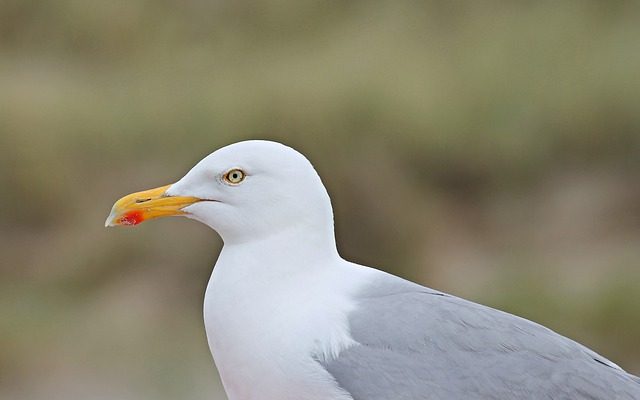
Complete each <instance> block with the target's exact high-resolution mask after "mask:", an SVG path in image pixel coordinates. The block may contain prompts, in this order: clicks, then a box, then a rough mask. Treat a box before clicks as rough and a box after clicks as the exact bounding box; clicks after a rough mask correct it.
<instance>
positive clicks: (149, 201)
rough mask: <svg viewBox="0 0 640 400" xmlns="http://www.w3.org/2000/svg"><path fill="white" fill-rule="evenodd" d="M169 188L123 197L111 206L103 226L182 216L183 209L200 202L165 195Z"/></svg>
mask: <svg viewBox="0 0 640 400" xmlns="http://www.w3.org/2000/svg"><path fill="white" fill-rule="evenodd" d="M170 186H171V185H167V186H162V187H159V188H155V189H150V190H145V191H142V192H136V193H132V194H129V195H127V196H124V197H123V198H121V199H120V200H118V201H116V203H115V204H114V205H113V208H112V209H111V214H109V217H107V221H106V222H105V224H104V226H119V225H138V224H139V223H141V222H144V221H147V220H150V219H154V218H160V217H171V216H175V215H184V214H186V213H185V212H184V211H182V209H183V208H185V207H186V206H189V205H191V204H193V203H197V202H198V201H200V199H199V198H197V197H183V196H167V195H165V192H166V191H167V189H169V187H170Z"/></svg>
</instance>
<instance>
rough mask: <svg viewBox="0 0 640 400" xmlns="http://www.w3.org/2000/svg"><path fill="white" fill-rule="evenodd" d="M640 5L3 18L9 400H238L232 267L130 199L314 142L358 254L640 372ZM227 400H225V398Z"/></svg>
mask: <svg viewBox="0 0 640 400" xmlns="http://www.w3.org/2000/svg"><path fill="white" fill-rule="evenodd" d="M638 71H640V3H638V2H634V1H609V2H600V1H563V2H512V3H505V2H482V3H480V2H458V1H435V2H415V1H388V2H385V1H373V2H367V1H351V2H342V1H293V0H271V1H259V2H248V1H205V0H188V1H175V0H164V1H142V0H132V1H111V2H107V1H96V0H86V1H83V0H60V1H56V2H51V1H21V0H8V1H3V2H1V3H0V148H1V149H2V157H1V158H0V194H1V196H0V198H1V201H2V203H1V207H0V223H1V225H0V246H1V247H0V257H1V264H0V311H1V317H0V398H2V399H13V400H26V399H48V400H57V399H70V398H82V399H115V398H117V399H176V398H179V399H211V398H221V399H222V398H224V396H223V394H222V392H221V388H220V385H219V382H218V378H217V375H216V372H215V369H214V366H213V365H212V363H211V359H210V355H209V352H208V349H207V346H206V340H205V336H204V328H203V324H202V321H201V303H202V297H203V291H204V288H205V284H206V281H207V279H208V276H209V274H210V271H211V266H212V265H213V264H214V262H215V258H216V254H217V251H218V249H219V247H220V246H221V242H220V240H219V239H218V237H217V236H216V235H215V234H214V233H213V232H211V231H209V230H208V229H206V228H205V227H204V226H200V225H198V224H197V223H195V222H190V221H186V220H180V219H173V220H164V221H157V222H154V223H151V224H144V225H142V226H141V227H139V228H138V229H135V230H126V229H119V230H107V229H104V228H103V221H104V219H105V218H106V215H107V214H108V211H109V209H110V207H111V205H112V203H113V201H114V200H116V199H117V198H118V197H119V196H121V195H123V194H126V193H129V192H131V191H134V190H138V189H143V188H148V187H153V186H157V185H160V184H165V183H170V182H172V181H175V180H177V179H178V178H179V177H180V176H181V175H182V174H183V173H184V172H186V171H187V170H188V169H189V168H190V167H191V166H192V165H193V164H194V163H195V162H196V161H198V160H199V159H200V158H201V157H203V156H204V155H206V154H208V153H209V152H211V151H212V150H214V149H216V148H218V147H220V146H222V145H225V144H228V143H231V142H235V141H239V140H242V139H247V138H268V139H274V140H279V141H282V142H284V143H287V144H289V145H292V146H294V147H296V148H298V149H299V150H301V151H302V152H304V153H305V154H307V155H308V157H309V158H310V159H311V160H312V162H313V163H314V164H315V165H316V167H317V169H318V171H319V172H320V174H321V175H322V177H323V179H324V181H325V183H326V185H327V186H328V188H329V191H330V193H331V195H332V197H333V201H334V207H335V211H336V220H337V234H338V240H339V243H340V249H341V252H342V254H343V255H344V256H345V257H347V258H349V259H351V260H354V261H358V262H361V263H365V264H369V265H374V266H378V267H380V268H382V269H385V270H388V271H391V272H394V273H397V274H400V275H402V276H405V277H408V278H410V279H414V280H416V281H419V282H421V283H424V284H427V285H429V286H433V287H436V288H438V289H441V290H444V291H449V292H452V293H455V294H457V295H460V296H463V297H467V298H470V299H472V300H475V301H479V302H483V303H485V304H490V305H492V306H495V307H498V308H501V309H505V310H508V311H511V312H514V313H517V314H519V315H521V316H524V317H526V318H530V319H533V320H536V321H538V322H540V323H543V324H545V325H547V326H549V327H551V328H553V329H555V330H557V331H559V332H560V333H562V334H564V335H567V336H569V337H571V338H574V339H576V340H578V341H581V342H583V343H584V344H586V345H588V346H589V347H592V348H594V349H595V350H597V351H598V352H600V353H602V354H603V355H605V356H607V357H609V358H611V359H613V360H614V361H616V362H618V363H619V364H621V365H622V366H623V367H625V368H626V369H628V370H629V371H631V372H634V373H636V374H639V373H640V346H638V341H639V340H640V313H639V312H638V310H639V309H640V79H639V78H638V76H639V75H638ZM216 396H217V397H216Z"/></svg>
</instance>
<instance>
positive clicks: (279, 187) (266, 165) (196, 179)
mask: <svg viewBox="0 0 640 400" xmlns="http://www.w3.org/2000/svg"><path fill="white" fill-rule="evenodd" d="M169 215H184V216H187V217H189V218H192V219H195V220H198V221H200V222H202V223H204V224H206V225H208V226H209V227H211V228H213V229H214V230H216V231H217V232H218V233H219V234H220V236H221V237H222V239H223V240H224V241H225V244H232V243H242V242H249V241H254V240H261V239H265V238H268V237H269V236H273V235H279V234H282V233H284V232H287V231H292V232H293V234H295V235H304V234H305V233H309V234H313V235H322V236H324V237H325V239H328V238H330V241H331V242H332V243H333V212H332V209H331V202H330V199H329V195H328V194H327V191H326V189H325V188H324V185H323V184H322V181H321V180H320V177H319V176H318V174H317V173H316V171H315V169H314V168H313V166H312V165H311V163H310V162H309V161H308V160H307V159H306V158H305V157H304V156H303V155H302V154H300V153H299V152H297V151H295V150H294V149H292V148H290V147H287V146H285V145H283V144H280V143H276V142H270V141H264V140H251V141H245V142H239V143H235V144H232V145H229V146H226V147H223V148H221V149H219V150H217V151H215V152H213V153H211V154H210V155H209V156H207V157H205V158H204V159H203V160H202V161H200V162H199V163H198V164H196V165H195V166H194V167H193V168H192V169H191V171H189V172H188V173H187V174H186V175H185V176H184V177H183V178H182V179H180V180H179V181H178V182H176V183H174V184H173V185H168V186H164V187H161V188H157V189H152V190H148V191H144V192H138V193H133V194H131V195H128V196H125V197H124V198H122V199H120V200H119V201H118V202H116V204H115V205H114V207H113V209H112V212H111V215H110V216H109V218H108V219H107V225H109V226H114V225H136V224H138V223H140V222H142V221H144V220H148V219H152V218H157V217H162V216H169ZM301 239H303V238H301ZM334 245H335V244H334Z"/></svg>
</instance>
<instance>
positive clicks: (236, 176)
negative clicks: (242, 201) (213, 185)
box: [231, 172, 240, 179]
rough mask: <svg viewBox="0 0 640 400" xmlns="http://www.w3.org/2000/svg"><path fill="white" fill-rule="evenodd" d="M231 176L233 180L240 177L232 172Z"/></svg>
mask: <svg viewBox="0 0 640 400" xmlns="http://www.w3.org/2000/svg"><path fill="white" fill-rule="evenodd" d="M231 176H232V177H233V179H238V177H239V176H240V175H238V173H237V172H234V173H233V175H231Z"/></svg>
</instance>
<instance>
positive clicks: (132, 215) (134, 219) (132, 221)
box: [118, 210, 144, 225]
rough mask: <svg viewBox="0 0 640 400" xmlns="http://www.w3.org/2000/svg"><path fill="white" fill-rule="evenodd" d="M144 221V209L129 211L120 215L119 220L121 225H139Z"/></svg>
mask: <svg viewBox="0 0 640 400" xmlns="http://www.w3.org/2000/svg"><path fill="white" fill-rule="evenodd" d="M142 221H144V216H143V215H142V211H140V210H134V211H129V212H128V213H126V214H124V215H123V216H122V217H120V220H119V221H118V223H119V224H121V225H138V224H139V223H140V222H142Z"/></svg>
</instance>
